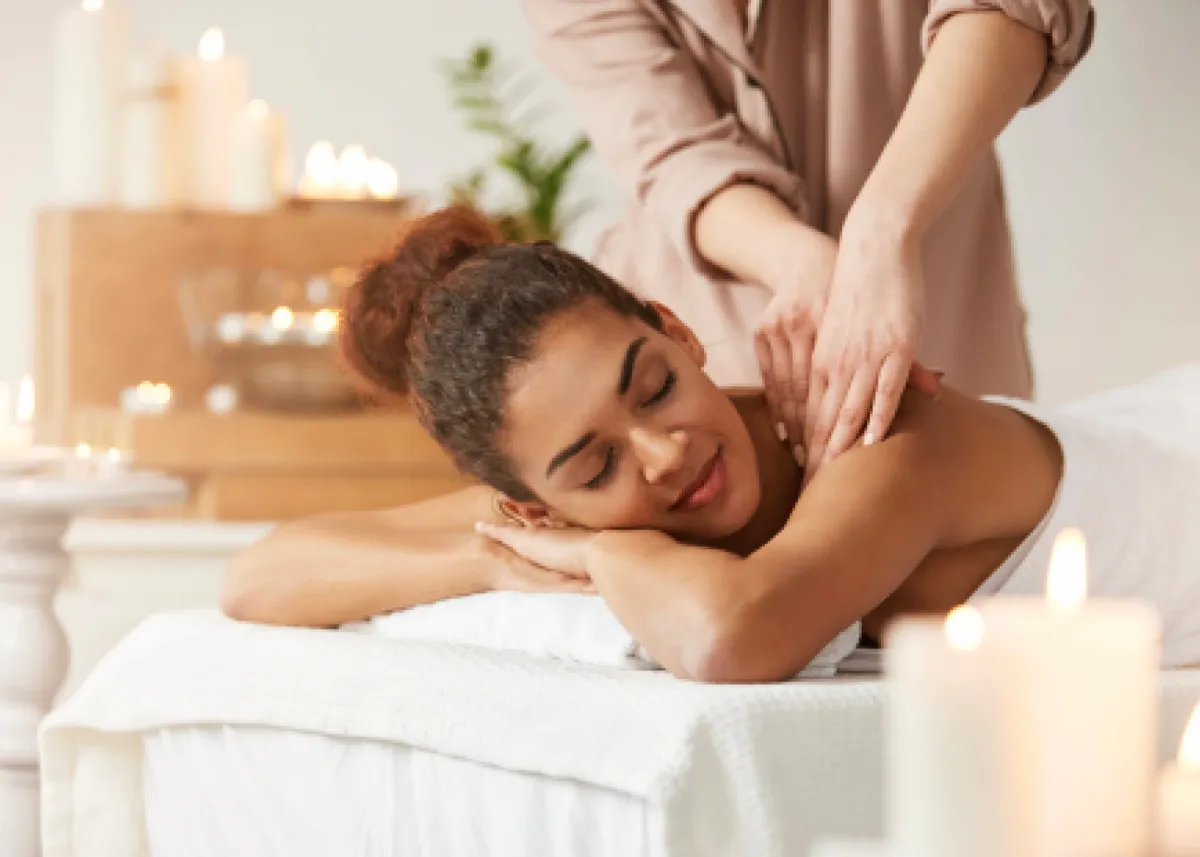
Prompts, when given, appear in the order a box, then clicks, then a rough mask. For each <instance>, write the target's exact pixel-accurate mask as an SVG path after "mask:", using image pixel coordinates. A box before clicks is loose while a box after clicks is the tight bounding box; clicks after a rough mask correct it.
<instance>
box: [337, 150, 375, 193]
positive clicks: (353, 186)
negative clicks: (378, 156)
mask: <svg viewBox="0 0 1200 857" xmlns="http://www.w3.org/2000/svg"><path fill="white" fill-rule="evenodd" d="M369 163H370V161H369V160H368V159H367V152H366V150H365V149H364V148H363V147H362V146H357V145H354V146H347V147H346V148H344V149H342V154H341V155H340V156H339V157H338V188H339V190H340V191H341V195H342V196H343V197H345V198H346V199H361V198H362V197H363V196H364V195H365V194H366V191H367V165H368V164H369Z"/></svg>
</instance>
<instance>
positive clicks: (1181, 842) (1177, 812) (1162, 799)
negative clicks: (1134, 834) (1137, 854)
mask: <svg viewBox="0 0 1200 857" xmlns="http://www.w3.org/2000/svg"><path fill="white" fill-rule="evenodd" d="M1157 834H1158V835H1157V840H1158V841H1157V843H1156V845H1157V849H1156V851H1155V855H1156V857H1196V855H1198V854H1200V705H1197V706H1196V710H1195V711H1193V712H1192V716H1191V718H1190V719H1189V720H1188V725H1187V728H1186V729H1184V730H1183V740H1182V741H1181V742H1180V744H1179V761H1178V762H1177V763H1175V764H1173V765H1168V766H1167V768H1166V769H1165V770H1164V771H1163V772H1162V773H1161V774H1160V775H1159V778H1158V831H1157Z"/></svg>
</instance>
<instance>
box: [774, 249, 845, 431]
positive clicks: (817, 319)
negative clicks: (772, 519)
mask: <svg viewBox="0 0 1200 857" xmlns="http://www.w3.org/2000/svg"><path fill="white" fill-rule="evenodd" d="M818 239H819V240H817V241H816V242H809V243H808V245H807V246H806V247H804V251H803V255H801V253H799V252H792V251H791V248H786V247H785V248H783V249H782V250H780V251H779V254H780V258H781V260H782V261H781V263H780V264H779V265H778V266H777V271H778V272H777V273H776V274H774V276H773V277H772V280H773V281H772V282H771V283H770V284H769V285H770V286H771V288H773V289H774V290H775V297H774V298H772V300H771V302H770V303H769V304H768V305H767V308H766V310H765V311H764V312H763V315H762V318H761V319H760V320H759V323H758V328H757V330H756V331H755V336H754V349H755V354H756V356H757V357H758V365H759V369H760V370H761V371H762V376H763V391H764V393H765V394H766V399H767V406H768V408H769V409H770V413H771V419H772V421H774V423H775V424H776V425H782V426H783V430H784V432H785V433H786V440H787V442H788V443H789V444H790V445H791V446H792V447H799V446H800V445H801V444H802V443H803V442H804V426H805V407H806V405H807V404H808V391H809V378H810V375H811V368H812V355H813V347H814V345H815V344H816V341H817V331H818V330H819V329H820V327H821V323H822V319H823V317H824V316H825V313H826V302H827V300H828V296H829V284H830V281H831V280H832V279H833V272H834V266H835V264H836V263H837V251H838V247H837V242H835V241H834V240H833V239H832V238H830V237H828V236H826V235H819V236H818Z"/></svg>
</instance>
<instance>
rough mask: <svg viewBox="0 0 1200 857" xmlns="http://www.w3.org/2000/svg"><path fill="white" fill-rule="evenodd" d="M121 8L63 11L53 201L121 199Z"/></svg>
mask: <svg viewBox="0 0 1200 857" xmlns="http://www.w3.org/2000/svg"><path fill="white" fill-rule="evenodd" d="M125 32H126V26H125V14H124V10H123V9H121V8H118V7H114V6H111V5H109V6H106V5H105V2H104V0H83V3H82V5H81V6H79V7H77V8H74V9H65V10H63V11H62V12H61V13H59V16H58V22H57V28H56V31H55V40H54V41H55V43H54V94H53V99H52V108H51V114H52V136H51V151H52V158H51V164H52V166H51V169H52V182H51V198H52V200H53V202H54V204H56V205H61V206H75V207H97V206H105V205H111V204H113V203H115V202H116V201H117V191H118V183H119V177H120V157H119V152H120V92H121V83H122V73H123V70H124V53H125Z"/></svg>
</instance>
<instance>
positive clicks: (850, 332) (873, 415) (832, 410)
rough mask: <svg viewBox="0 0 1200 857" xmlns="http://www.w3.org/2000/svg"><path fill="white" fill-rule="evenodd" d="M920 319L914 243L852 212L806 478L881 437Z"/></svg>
mask: <svg viewBox="0 0 1200 857" xmlns="http://www.w3.org/2000/svg"><path fill="white" fill-rule="evenodd" d="M924 316H925V287H924V281H923V278H922V275H921V260H920V252H919V241H918V240H916V239H915V238H911V237H907V236H904V234H903V233H902V232H900V231H899V230H892V229H889V228H887V225H886V224H882V225H881V224H880V223H878V222H877V221H875V220H873V219H872V218H870V217H869V216H863V217H856V212H854V211H853V210H851V212H850V215H849V216H848V218H847V220H846V224H845V226H844V227H843V230H842V235H841V241H840V245H839V250H838V256H837V264H836V267H835V269H834V275H833V283H832V286H831V287H830V293H829V303H828V306H827V307H826V309H825V316H824V319H823V320H822V322H821V327H820V331H819V333H818V336H817V340H816V347H815V348H814V350H813V365H812V378H811V381H810V384H809V389H808V404H807V407H806V420H805V449H806V450H807V462H806V471H807V472H806V473H805V476H806V478H811V477H812V476H813V474H815V473H816V471H817V470H819V469H820V467H821V466H822V465H823V464H825V463H826V462H828V461H830V460H831V459H833V458H835V457H836V456H838V455H840V454H841V453H843V452H845V451H846V450H847V449H849V448H850V447H851V446H853V445H854V444H855V442H856V441H857V440H858V439H859V437H860V436H861V437H862V440H863V443H864V444H866V445H870V444H872V443H874V442H876V441H879V440H882V439H883V438H884V437H885V436H886V434H887V431H888V429H889V427H890V426H891V424H892V419H893V418H894V417H895V415H896V410H897V408H898V407H899V405H900V397H901V395H903V393H904V388H905V386H906V385H907V384H908V381H909V371H910V369H911V368H912V366H913V359H914V356H915V354H916V349H917V344H918V342H919V341H920V338H921V328H922V325H923V322H924Z"/></svg>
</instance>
